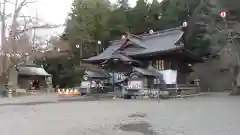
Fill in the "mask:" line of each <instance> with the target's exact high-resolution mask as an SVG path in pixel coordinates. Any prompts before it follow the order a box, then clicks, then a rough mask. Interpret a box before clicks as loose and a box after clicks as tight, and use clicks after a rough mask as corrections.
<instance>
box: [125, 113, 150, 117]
mask: <svg viewBox="0 0 240 135" xmlns="http://www.w3.org/2000/svg"><path fill="white" fill-rule="evenodd" d="M146 116H147V115H146V114H145V113H138V112H137V113H134V114H131V115H129V116H128V117H130V118H144V117H146Z"/></svg>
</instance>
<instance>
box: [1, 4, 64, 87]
mask: <svg viewBox="0 0 240 135" xmlns="http://www.w3.org/2000/svg"><path fill="white" fill-rule="evenodd" d="M35 2H36V1H32V0H22V1H21V2H19V0H13V1H7V0H3V1H2V2H1V3H0V5H1V6H0V10H1V11H0V19H1V22H2V23H1V57H0V62H1V64H0V65H2V66H1V68H0V76H1V77H2V81H3V83H6V82H7V80H8V70H9V68H10V67H12V66H13V65H15V64H18V63H19V62H21V61H23V60H24V59H26V58H28V57H30V56H32V55H33V54H34V53H35V52H36V51H35V49H36V48H33V44H35V43H34V42H32V41H35V37H34V40H32V39H31V38H32V37H31V31H32V30H36V29H50V28H56V27H59V26H61V25H50V24H48V23H40V21H39V19H38V18H37V17H32V16H25V15H24V14H22V12H21V10H22V9H23V7H25V6H27V5H28V4H31V3H35ZM7 4H14V10H13V12H12V13H10V14H8V13H6V5H7ZM9 18H11V22H10V23H8V22H7V20H8V19H9Z"/></svg>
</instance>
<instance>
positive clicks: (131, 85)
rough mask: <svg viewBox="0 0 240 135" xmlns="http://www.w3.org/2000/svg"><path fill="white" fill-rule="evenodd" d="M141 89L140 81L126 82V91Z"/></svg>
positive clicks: (141, 83)
mask: <svg viewBox="0 0 240 135" xmlns="http://www.w3.org/2000/svg"><path fill="white" fill-rule="evenodd" d="M141 88H143V82H142V81H129V82H128V89H141Z"/></svg>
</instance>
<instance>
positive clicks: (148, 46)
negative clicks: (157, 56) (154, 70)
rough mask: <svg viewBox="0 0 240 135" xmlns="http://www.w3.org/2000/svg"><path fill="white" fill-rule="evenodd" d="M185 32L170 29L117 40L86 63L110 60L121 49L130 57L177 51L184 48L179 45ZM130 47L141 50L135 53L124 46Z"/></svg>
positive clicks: (178, 29)
mask: <svg viewBox="0 0 240 135" xmlns="http://www.w3.org/2000/svg"><path fill="white" fill-rule="evenodd" d="M183 33H184V32H183V31H182V30H181V28H175V29H169V30H165V31H158V32H155V33H153V34H143V35H139V36H137V37H139V38H137V37H136V36H130V37H129V36H128V38H127V39H126V40H127V42H126V40H115V41H112V42H110V43H111V45H110V46H109V47H108V48H107V49H106V50H105V51H104V52H102V53H101V54H100V55H98V56H94V57H91V58H88V59H85V61H97V60H104V59H109V58H110V57H111V56H112V54H113V53H114V52H116V51H118V50H119V49H120V48H121V51H123V52H124V53H125V54H126V55H129V56H137V55H143V54H151V53H155V52H165V51H170V50H176V49H180V48H182V46H179V45H177V43H179V40H180V39H181V38H182V36H183ZM129 42H130V44H129V45H131V44H133V45H137V46H139V47H140V48H139V49H136V50H135V51H133V50H131V51H128V50H127V49H126V50H124V49H123V48H124V46H126V44H127V43H129Z"/></svg>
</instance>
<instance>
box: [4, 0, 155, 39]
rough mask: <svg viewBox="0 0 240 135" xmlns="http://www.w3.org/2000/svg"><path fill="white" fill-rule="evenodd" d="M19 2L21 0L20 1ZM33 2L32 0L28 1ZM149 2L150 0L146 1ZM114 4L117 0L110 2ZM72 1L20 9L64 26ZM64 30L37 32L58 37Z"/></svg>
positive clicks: (44, 1) (41, 1)
mask: <svg viewBox="0 0 240 135" xmlns="http://www.w3.org/2000/svg"><path fill="white" fill-rule="evenodd" d="M20 1H21V0H20ZM28 1H34V0H28ZM136 1H137V0H129V5H130V6H134V5H135V4H136ZM148 1H149V2H151V1H152V0H148ZM110 2H112V3H115V2H117V0H110ZM71 4H72V0H37V1H36V2H35V3H31V4H28V6H26V7H24V8H23V9H22V12H23V13H24V15H29V16H35V17H38V18H40V20H42V21H43V22H47V23H50V24H64V23H65V21H66V19H67V15H68V13H69V11H70V8H71ZM12 8H13V5H10V4H9V7H7V9H8V10H9V11H11V9H12ZM63 30H64V28H63V27H62V28H57V29H51V30H38V31H39V33H40V34H41V35H43V37H49V35H59V34H61V33H62V32H63Z"/></svg>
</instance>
